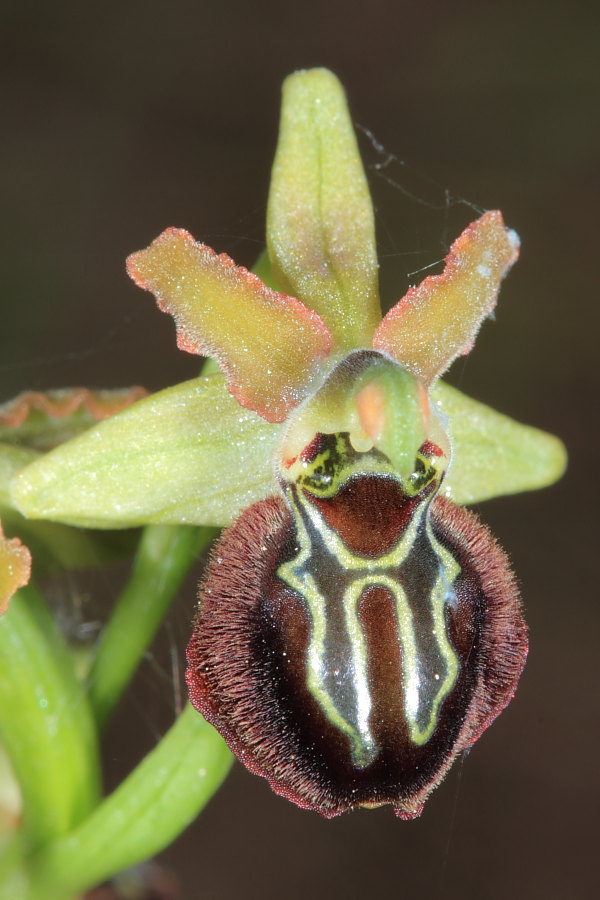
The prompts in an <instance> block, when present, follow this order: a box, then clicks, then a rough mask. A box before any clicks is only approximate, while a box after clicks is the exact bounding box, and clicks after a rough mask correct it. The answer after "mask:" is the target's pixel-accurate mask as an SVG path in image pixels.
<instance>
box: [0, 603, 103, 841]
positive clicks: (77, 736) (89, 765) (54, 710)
mask: <svg viewBox="0 0 600 900" xmlns="http://www.w3.org/2000/svg"><path fill="white" fill-rule="evenodd" d="M0 659H1V660H2V663H1V665H0V741H2V743H3V744H4V746H5V748H6V751H7V753H8V755H9V757H10V760H11V764H12V766H13V769H14V772H15V775H16V777H17V779H18V781H19V784H20V788H21V793H22V797H23V833H24V840H25V844H26V845H29V846H37V845H40V844H43V843H46V842H47V841H49V840H54V839H55V838H57V837H61V836H62V835H64V834H66V833H67V832H68V831H70V830H71V829H72V828H73V827H74V826H76V825H78V824H79V822H81V820H82V819H83V818H84V817H85V816H86V815H88V813H89V812H90V811H91V809H93V807H94V806H95V804H96V802H97V798H98V793H99V763H98V747H97V736H96V729H95V726H94V722H93V719H92V716H91V714H90V709H89V705H88V703H87V700H86V697H85V695H84V693H83V690H82V688H81V686H80V685H79V684H78V682H77V679H76V677H75V673H74V670H73V666H72V663H71V658H70V655H69V651H68V648H67V646H66V644H65V643H64V641H63V639H62V637H61V635H60V634H59V632H58V631H57V629H56V626H55V624H54V621H53V619H52V616H51V615H50V612H49V611H48V609H47V607H46V606H45V604H44V602H43V601H42V599H41V598H40V597H39V595H38V594H37V592H36V591H35V590H34V589H33V588H32V587H27V588H23V589H22V590H21V591H19V592H18V593H17V594H16V595H15V596H14V597H13V599H12V600H11V603H10V607H9V610H8V612H7V613H6V615H5V616H3V617H2V619H0Z"/></svg>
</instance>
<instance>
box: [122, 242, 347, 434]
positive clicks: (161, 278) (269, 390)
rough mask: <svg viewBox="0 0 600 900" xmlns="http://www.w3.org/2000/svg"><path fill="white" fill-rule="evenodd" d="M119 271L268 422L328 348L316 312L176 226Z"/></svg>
mask: <svg viewBox="0 0 600 900" xmlns="http://www.w3.org/2000/svg"><path fill="white" fill-rule="evenodd" d="M127 271H128V273H129V275H130V276H131V278H133V280H134V281H135V283H136V284H137V285H139V287H141V288H145V289H146V290H148V291H151V292H152V293H153V294H154V295H155V296H156V298H157V301H158V305H159V307H160V309H162V310H163V312H167V313H170V314H171V315H172V316H173V317H174V319H175V323H176V325H177V344H178V346H179V348H180V349H181V350H186V351H187V352H188V353H199V354H204V355H206V356H213V357H215V359H216V360H217V362H218V363H219V366H220V368H221V369H222V370H223V372H224V373H225V375H226V376H227V381H228V385H229V390H230V391H231V393H232V394H233V396H234V397H235V398H236V400H237V401H238V403H240V404H241V405H242V406H245V407H247V408H248V409H252V410H254V411H255V412H257V413H258V414H259V415H261V416H262V417H263V418H265V419H267V420H268V421H269V422H281V421H283V420H284V419H285V418H286V416H287V415H288V413H289V411H290V410H291V409H293V407H295V406H297V405H298V403H299V402H300V401H301V400H302V399H303V397H304V396H305V393H306V390H307V387H308V385H309V384H310V382H311V379H312V377H313V376H314V375H315V373H316V371H318V369H319V364H320V363H321V362H322V361H323V359H324V358H325V357H326V356H327V355H328V354H329V351H330V349H331V335H330V333H329V331H328V330H327V328H326V326H325V325H324V323H323V321H322V320H321V318H320V317H319V316H318V315H317V314H316V313H314V312H312V311H311V310H309V309H307V308H306V307H305V306H304V305H303V304H302V303H301V302H300V301H299V300H296V299H295V298H294V297H288V296H287V295H286V294H280V293H278V292H277V291H274V290H272V289H271V288H269V287H267V286H266V285H265V284H264V283H263V282H262V281H261V280H260V278H258V277H257V276H256V275H253V274H252V273H251V272H249V271H248V270H247V269H244V268H242V267H241V266H236V265H235V263H234V262H233V261H232V260H231V259H230V258H229V257H228V256H226V255H225V254H221V255H217V254H216V253H215V252H214V251H213V250H211V248H210V247H207V246H206V245H205V244H199V243H196V241H194V239H193V237H192V236H191V234H189V233H188V232H187V231H184V230H183V229H180V228H168V229H167V230H166V231H164V232H163V233H162V234H161V235H160V236H159V237H158V238H156V240H155V241H154V242H153V243H152V244H151V245H150V246H149V247H148V248H147V249H146V250H140V251H139V252H138V253H133V254H132V255H131V256H130V257H129V258H128V260H127Z"/></svg>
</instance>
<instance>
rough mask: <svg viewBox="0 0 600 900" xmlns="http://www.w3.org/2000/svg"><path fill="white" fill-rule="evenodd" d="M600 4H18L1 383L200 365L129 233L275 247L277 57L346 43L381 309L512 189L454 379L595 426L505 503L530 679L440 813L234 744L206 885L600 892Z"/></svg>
mask: <svg viewBox="0 0 600 900" xmlns="http://www.w3.org/2000/svg"><path fill="white" fill-rule="evenodd" d="M599 9H600V6H599V5H598V4H595V3H589V4H585V3H580V2H568V0H563V2H560V0H555V2H553V0H546V2H541V0H540V2H533V0H530V2H527V0H524V2H515V0H507V2H489V3H467V2H456V3H446V2H441V0H438V2H435V0H434V2H428V3H425V2H421V3H414V2H412V3H409V2H406V0H396V2H391V0H390V2H384V0H371V2H369V3H360V2H355V0H344V2H336V0H331V2H328V0H322V2H315V0H305V2H303V3H298V4H292V3H282V2H280V3H276V2H265V0H255V2H253V3H244V2H241V0H229V2H218V0H216V2H213V3H206V2H191V0H187V2H186V0H172V2H160V0H137V2H133V0H121V2H119V3H111V2H105V3H92V2H87V3H86V2H64V3H63V2H48V0H45V2H42V0H39V2H37V3H28V2H23V0H22V2H13V3H11V2H6V0H4V2H2V3H0V13H1V22H2V25H1V29H0V44H1V47H0V50H1V52H0V60H1V62H0V67H1V71H2V82H1V96H2V119H1V128H2V141H1V143H0V197H1V201H0V202H1V209H2V216H1V226H0V227H1V228H2V239H1V245H0V248H1V253H0V256H1V260H2V293H1V300H0V303H1V311H2V314H1V319H0V400H1V399H8V398H9V397H11V396H12V395H14V394H16V393H18V392H19V391H21V390H23V389H25V388H44V387H54V386H64V385H73V384H86V385H93V386H98V387H100V386H120V385H125V384H131V383H140V384H143V385H145V386H147V387H148V388H150V389H157V388H160V387H163V386H166V385H168V384H171V383H174V382H176V381H180V380H182V379H184V378H187V377H192V376H193V375H194V374H195V373H196V372H197V369H198V361H197V359H195V358H194V357H191V356H187V355H185V354H183V353H180V352H178V351H177V350H176V348H175V341H174V336H173V327H172V324H171V321H170V319H168V318H167V317H166V316H164V315H162V314H160V313H159V312H157V311H156V309H155V307H154V306H153V303H152V301H151V298H150V297H149V295H147V294H144V293H142V292H141V291H139V290H138V289H136V288H135V287H134V286H133V284H131V283H129V282H128V280H127V278H126V276H125V274H124V267H123V261H124V258H125V256H126V255H127V254H128V253H130V252H131V251H132V250H136V249H139V248H140V247H142V246H145V245H146V244H148V243H149V241H150V240H151V239H152V238H154V237H155V236H156V235H157V234H158V233H159V232H160V231H161V230H162V229H163V228H165V227H166V226H168V225H177V226H180V227H185V228H188V229H189V230H190V231H192V232H193V233H194V234H195V235H196V237H197V238H198V239H201V240H203V241H205V242H207V243H209V244H211V245H212V246H214V247H215V248H216V249H217V250H219V251H226V252H228V253H230V254H231V255H232V256H233V257H234V258H235V259H236V261H238V262H240V263H244V264H247V265H249V264H251V263H252V262H253V260H254V258H255V257H256V256H257V254H258V252H259V250H260V249H261V247H262V244H263V235H264V224H263V223H264V216H265V202H266V191H267V185H268V178H269V168H270V164H271V160H272V154H273V149H274V142H275V139H276V132H277V117H278V106H279V87H280V82H281V80H282V78H283V77H284V76H285V75H286V74H288V73H289V72H290V71H292V70H294V69H296V68H304V67H310V66H314V65H326V66H329V67H330V68H332V69H333V70H334V71H335V72H336V73H337V74H338V75H339V76H340V77H341V79H342V80H343V82H344V84H345V85H346V88H347V91H348V94H349V98H350V102H351V110H352V114H353V117H354V119H355V121H356V122H357V124H359V125H360V126H362V127H363V128H364V129H368V130H369V131H370V132H371V133H372V135H374V138H375V140H374V141H373V140H370V139H368V138H367V137H366V136H365V134H364V133H362V132H361V146H362V148H363V151H364V159H365V163H366V165H367V166H368V167H369V169H370V171H371V175H372V190H373V196H374V201H375V204H376V209H377V222H378V229H379V231H378V236H379V243H380V250H381V263H382V294H383V299H384V302H385V304H386V305H387V306H389V305H391V304H392V303H393V302H394V301H395V300H396V299H397V298H398V297H399V296H401V295H402V294H403V293H404V292H405V290H406V288H407V287H408V285H409V284H411V283H414V282H415V281H418V280H420V278H421V277H422V276H421V275H420V274H413V273H415V272H416V271H417V270H418V269H420V268H422V267H424V266H428V265H429V264H431V263H434V262H435V261H437V260H439V259H441V258H442V257H443V255H444V252H445V250H446V249H447V247H448V244H449V242H451V240H452V239H453V238H454V237H456V236H457V235H458V233H459V231H460V230H461V229H462V228H463V227H464V226H465V225H466V224H467V223H468V222H469V221H470V220H471V219H472V218H474V216H475V213H474V212H473V210H472V209H470V208H469V206H468V203H473V204H476V205H477V206H479V207H484V208H500V209H502V211H503V213H504V215H505V219H506V221H507V223H508V224H509V225H510V226H512V227H513V228H515V229H517V231H518V232H519V233H520V235H521V238H522V242H523V250H522V256H521V260H520V262H519V263H518V265H517V266H516V268H515V269H514V270H513V272H512V274H511V275H510V277H509V279H508V280H507V281H506V282H505V284H504V287H503V291H502V296H501V301H500V304H499V307H498V311H497V318H496V321H495V323H494V324H486V325H485V327H484V329H483V331H482V333H481V335H480V337H479V339H478V341H477V346H476V349H475V351H474V352H473V353H472V354H471V356H469V357H468V358H467V359H465V360H463V361H459V362H458V363H456V364H455V366H454V367H453V370H452V372H451V375H450V380H451V381H452V382H453V383H455V384H457V385H458V386H459V387H461V389H463V390H465V391H466V392H467V393H470V394H472V395H474V396H475V397H477V398H478V399H482V400H484V401H486V402H487V403H489V404H491V405H493V406H495V407H497V408H499V409H500V410H502V411H504V412H507V413H510V414H511V415H513V416H514V417H515V418H518V419H521V420H523V421H526V422H530V423H532V424H536V425H538V426H540V427H542V428H545V429H547V430H549V431H553V432H555V433H557V434H559V435H561V437H562V438H563V439H564V440H565V442H566V443H567V446H568V448H569V451H570V456H571V464H570V469H569V472H568V474H567V476H566V477H565V478H564V480H563V481H562V482H561V483H560V484H559V485H557V486H556V487H554V488H551V489H549V490H547V491H545V492H540V493H539V494H530V495H523V496H520V497H513V498H504V499H501V500H497V501H494V502H490V503H488V504H485V505H482V506H481V508H480V512H481V514H482V516H483V517H484V518H485V520H486V521H487V522H488V523H489V524H490V525H491V527H492V529H493V531H494V533H495V534H496V535H497V536H498V538H499V539H500V541H501V543H502V544H503V545H504V546H505V547H506V549H507V550H508V551H509V553H510V555H511V557H512V559H513V562H514V565H515V568H516V571H517V573H518V575H519V577H520V579H521V582H522V588H523V594H524V598H525V603H526V607H527V616H528V621H529V625H530V629H531V653H530V658H529V662H528V665H527V668H526V672H525V675H524V677H523V680H522V683H521V687H520V689H519V692H518V694H517V697H516V699H515V700H514V702H513V704H512V705H511V707H510V708H509V710H507V712H505V713H504V715H503V716H502V717H501V718H500V719H499V721H498V722H497V723H496V724H495V725H494V726H493V727H492V728H491V730H490V731H489V732H488V733H486V735H485V736H484V737H483V738H482V740H481V741H480V742H479V744H478V745H477V746H476V748H475V749H474V750H473V751H472V752H471V753H470V754H469V756H468V758H467V759H465V760H464V761H463V762H459V763H458V764H457V765H456V766H455V768H454V770H453V772H452V773H451V775H450V776H449V777H448V779H447V780H446V782H445V783H444V785H443V786H442V787H441V788H440V789H439V790H438V791H437V792H436V793H435V794H434V795H433V797H432V799H431V800H430V801H429V804H428V806H427V807H426V810H425V812H424V814H423V817H422V818H421V819H420V820H417V821H415V822H412V823H402V822H398V821H396V820H395V819H394V816H393V815H392V813H391V811H390V809H389V808H386V809H381V810H376V811H371V812H366V811H364V812H363V811H361V812H356V813H353V814H349V815H346V816H344V817H341V818H340V819H337V820H334V821H331V822H325V821H323V820H321V819H320V818H319V817H318V816H316V815H314V814H310V813H305V812H301V811H299V810H297V809H296V808H295V807H293V806H291V805H290V804H288V803H286V802H285V801H284V800H281V799H279V798H277V797H275V796H274V795H272V794H271V793H270V791H269V789H268V787H267V786H266V784H265V783H263V782H262V781H261V780H259V779H257V778H254V777H252V776H250V775H247V774H246V773H245V772H244V771H242V770H241V769H240V768H239V767H237V768H236V769H235V770H234V772H233V774H232V776H231V777H230V779H229V780H228V782H227V783H226V784H225V786H224V787H223V789H222V790H221V791H220V793H219V794H218V795H217V796H216V797H215V798H214V800H213V801H212V803H211V804H210V806H209V808H208V809H207V810H206V811H205V813H204V814H203V815H202V816H201V817H200V819H199V820H198V821H197V822H196V823H195V824H194V825H193V826H192V827H191V828H190V829H189V831H188V832H187V833H186V834H185V835H184V836H183V837H182V838H180V840H179V841H178V842H177V843H176V844H175V845H174V846H173V847H172V848H171V849H169V850H168V851H167V852H166V853H164V854H163V856H162V857H161V862H162V863H163V864H164V865H165V866H168V867H170V868H172V869H173V870H175V871H176V872H177V874H178V877H179V879H180V882H181V886H182V896H183V897H184V898H185V900H195V898H203V900H204V898H206V900H232V898H238V897H245V898H249V900H254V898H266V900H270V898H279V897H284V896H285V897H286V898H289V900H300V898H302V900H304V898H305V897H313V898H317V900H320V898H330V897H333V898H336V897H344V898H349V900H353V898H359V897H364V896H368V897H374V898H379V897H384V896H385V897H387V896H390V895H391V896H399V897H404V896H411V895H413V894H415V893H417V892H418V893H419V895H421V896H424V897H427V898H430V900H436V898H473V900H487V898H490V900H505V898H537V897H540V898H548V900H550V898H565V897H568V898H588V897H595V896H597V894H596V890H597V884H596V881H597V878H596V870H597V863H596V853H597V837H598V835H597V814H598V761H597V760H598V753H597V747H598V740H599V737H600V734H599V731H600V729H599V728H598V724H599V722H598V719H599V717H598V700H597V698H598V675H597V673H598V658H597V647H598V643H599V639H598V635H599V628H600V616H599V602H598V601H599V597H598V578H597V570H596V568H595V564H594V563H593V558H594V555H595V554H596V553H597V552H598V549H597V546H598V531H597V528H596V518H597V513H596V510H597V492H596V481H597V475H596V469H597V466H598V462H597V460H598V453H597V440H598V426H597V416H598V412H597V389H598V379H597V368H598V350H597V348H598V340H599V338H598V318H599V317H598V291H597V278H596V264H597V262H598V256H599V252H598V242H599V234H598V232H599V229H598V218H599V202H600V197H599V194H598V187H599V185H598V172H599V167H598V155H599V154H598V151H599V144H600V128H599V122H598V105H599V86H600V69H599V63H598V49H597V48H598V33H599V31H598V28H599V24H600V16H599V14H598V11H599ZM378 144H379V145H381V147H382V148H383V149H379V150H378V149H377V146H378ZM382 164H383V167H382ZM461 198H464V199H465V200H466V201H468V203H464V202H462V201H461ZM429 271H431V270H428V272H429ZM193 604H194V588H193V585H191V584H190V586H189V588H188V590H187V591H186V592H184V595H183V596H182V598H181V601H180V604H179V606H178V608H177V609H176V610H175V612H174V615H173V619H172V621H171V622H170V623H169V624H168V625H167V626H166V627H165V628H164V629H163V633H162V636H161V639H162V640H163V643H164V645H165V647H166V654H163V655H164V660H165V661H162V657H161V653H163V651H162V650H161V649H160V646H157V648H156V649H155V651H154V652H153V654H152V655H151V657H150V659H149V661H148V662H147V663H146V664H145V666H144V667H143V669H142V672H141V673H140V676H139V677H138V679H137V682H136V687H135V691H134V694H133V695H132V699H131V698H130V699H129V700H128V701H127V702H126V704H125V705H124V707H123V709H122V711H121V713H120V715H119V716H117V719H116V720H115V723H114V724H113V727H112V729H111V732H110V735H109V741H108V746H107V753H106V758H107V764H109V766H110V771H109V783H110V784H112V783H114V781H115V780H116V779H117V778H119V777H121V776H122V775H123V774H125V773H126V771H127V770H128V768H129V767H131V766H132V765H133V764H134V762H135V760H136V759H137V758H139V755H140V754H141V753H143V752H144V751H146V750H147V749H149V748H150V747H151V746H152V744H153V742H154V741H155V740H156V738H157V736H158V734H159V733H160V731H161V730H162V729H163V728H164V727H166V724H167V722H168V719H169V716H170V715H172V707H173V704H174V702H175V696H176V690H175V683H174V676H172V674H171V670H170V669H169V664H168V658H169V651H170V652H171V656H173V653H175V659H176V660H177V658H178V659H179V660H181V655H182V652H183V648H184V646H185V642H186V639H187V630H188V621H189V619H190V617H191V614H192V609H193ZM159 643H160V642H159ZM175 668H176V667H175Z"/></svg>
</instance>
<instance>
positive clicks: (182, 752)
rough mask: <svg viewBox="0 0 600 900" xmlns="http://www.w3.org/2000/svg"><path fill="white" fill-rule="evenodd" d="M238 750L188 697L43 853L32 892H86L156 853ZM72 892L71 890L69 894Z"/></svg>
mask: <svg viewBox="0 0 600 900" xmlns="http://www.w3.org/2000/svg"><path fill="white" fill-rule="evenodd" d="M231 762H232V756H231V753H230V752H229V750H228V749H227V747H226V745H225V742H224V741H223V739H222V738H221V737H220V735H219V734H217V732H216V731H215V730H214V729H213V728H212V727H211V726H210V725H209V724H208V723H207V722H205V720H204V719H203V718H202V716H201V715H200V714H199V713H197V712H196V710H195V709H193V707H191V706H190V705H189V704H188V705H187V706H186V707H185V709H184V711H183V713H182V714H181V715H180V717H179V719H178V720H177V721H176V722H175V724H174V725H173V726H172V728H171V729H170V731H169V732H168V733H167V734H166V735H165V737H164V738H163V739H162V740H161V741H160V743H159V744H158V745H157V747H156V748H155V749H154V750H153V751H152V752H151V753H149V754H148V756H146V758H145V759H144V760H143V761H142V762H141V763H140V764H139V765H138V766H137V768H136V769H135V770H134V771H133V772H132V774H131V775H129V777H128V778H126V779H125V781H124V782H123V783H122V784H121V785H120V786H119V787H118V788H117V789H116V790H115V791H114V792H113V793H112V794H111V795H110V796H109V797H107V799H106V800H105V801H104V802H103V803H101V804H100V806H99V807H98V808H97V809H96V810H95V811H94V812H93V813H92V815H91V816H90V817H89V818H88V819H87V820H86V821H85V822H84V823H83V824H82V825H81V826H80V827H79V828H78V829H77V830H76V831H74V832H73V833H72V834H70V835H68V836H67V837H66V838H65V839H63V840H61V841H60V842H58V843H57V844H55V845H54V846H51V847H49V848H48V850H47V851H45V852H44V853H42V854H40V857H39V858H38V861H37V866H36V867H35V869H34V873H35V882H34V884H36V885H39V892H36V890H35V887H34V888H32V890H31V898H35V900H46V898H47V897H48V896H49V895H52V896H53V894H52V890H53V887H54V886H55V885H56V886H61V887H62V888H63V889H64V891H65V894H67V892H68V891H70V892H71V893H72V894H75V893H80V892H82V891H84V890H86V889H87V888H91V887H93V886H94V885H96V884H98V883H99V882H101V881H103V880H104V879H106V878H109V877H110V876H111V875H114V874H115V873H116V872H119V871H121V870H122V869H125V868H129V867H130V866H133V865H136V864H137V863H140V862H142V861H144V860H146V859H149V858H150V857H152V856H154V855H155V854H156V853H158V852H159V851H160V850H162V849H163V848H164V847H166V846H168V844H170V843H171V841H173V840H174V839H175V838H176V837H177V835H179V834H180V833H181V832H182V831H183V829H184V828H185V827H186V826H187V825H189V823H190V822H191V821H192V820H193V819H194V818H195V817H196V816H197V815H198V813H199V812H200V811H201V809H202V808H203V807H204V806H205V804H206V803H207V802H208V801H209V800H210V798H211V797H212V795H213V794H214V792H215V791H216V790H217V788H218V787H219V786H220V784H221V782H222V781H223V779H224V778H225V776H226V775H227V773H228V771H229V768H230V766H231ZM69 896H70V894H69Z"/></svg>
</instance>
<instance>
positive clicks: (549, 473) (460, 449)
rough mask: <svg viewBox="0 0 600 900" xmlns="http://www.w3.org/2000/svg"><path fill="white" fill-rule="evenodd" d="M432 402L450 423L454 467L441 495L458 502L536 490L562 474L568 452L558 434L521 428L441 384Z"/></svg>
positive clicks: (518, 424) (448, 427) (454, 389)
mask: <svg viewBox="0 0 600 900" xmlns="http://www.w3.org/2000/svg"><path fill="white" fill-rule="evenodd" d="M431 400H432V403H433V405H434V407H436V408H437V410H438V412H439V413H440V414H441V416H442V419H443V420H444V421H447V424H446V428H447V432H448V435H449V437H450V442H451V444H452V463H451V465H450V469H449V470H448V474H447V475H446V480H445V481H444V484H443V487H442V491H443V493H445V495H446V496H447V497H448V498H449V499H451V500H453V501H454V502H455V503H461V504H467V503H479V502H480V501H481V500H489V499H490V498H492V497H499V496H501V495H502V494H518V493H519V492H520V491H533V490H536V489H537V488H542V487H547V486H548V485H550V484H553V483H554V482H555V481H558V479H559V478H560V477H561V475H562V474H563V472H564V470H565V466H566V463H567V454H566V450H565V448H564V445H563V443H562V441H560V440H559V439H558V438H557V437H554V435H552V434H547V433H546V432H545V431H540V430H539V429H538V428H532V427H531V426H529V425H521V423H520V422H515V421H514V419H510V418H509V417H508V416H504V415H502V414H501V413H499V412H496V411H495V410H493V409H491V408H490V407H489V406H485V405H484V404H483V403H479V402H478V401H477V400H472V399H471V398H470V397H467V396H465V394H462V393H461V392H460V391H457V390H456V388H453V387H450V385H448V384H444V383H443V382H441V381H440V382H438V383H437V384H436V385H435V387H434V388H433V390H432V392H431Z"/></svg>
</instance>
